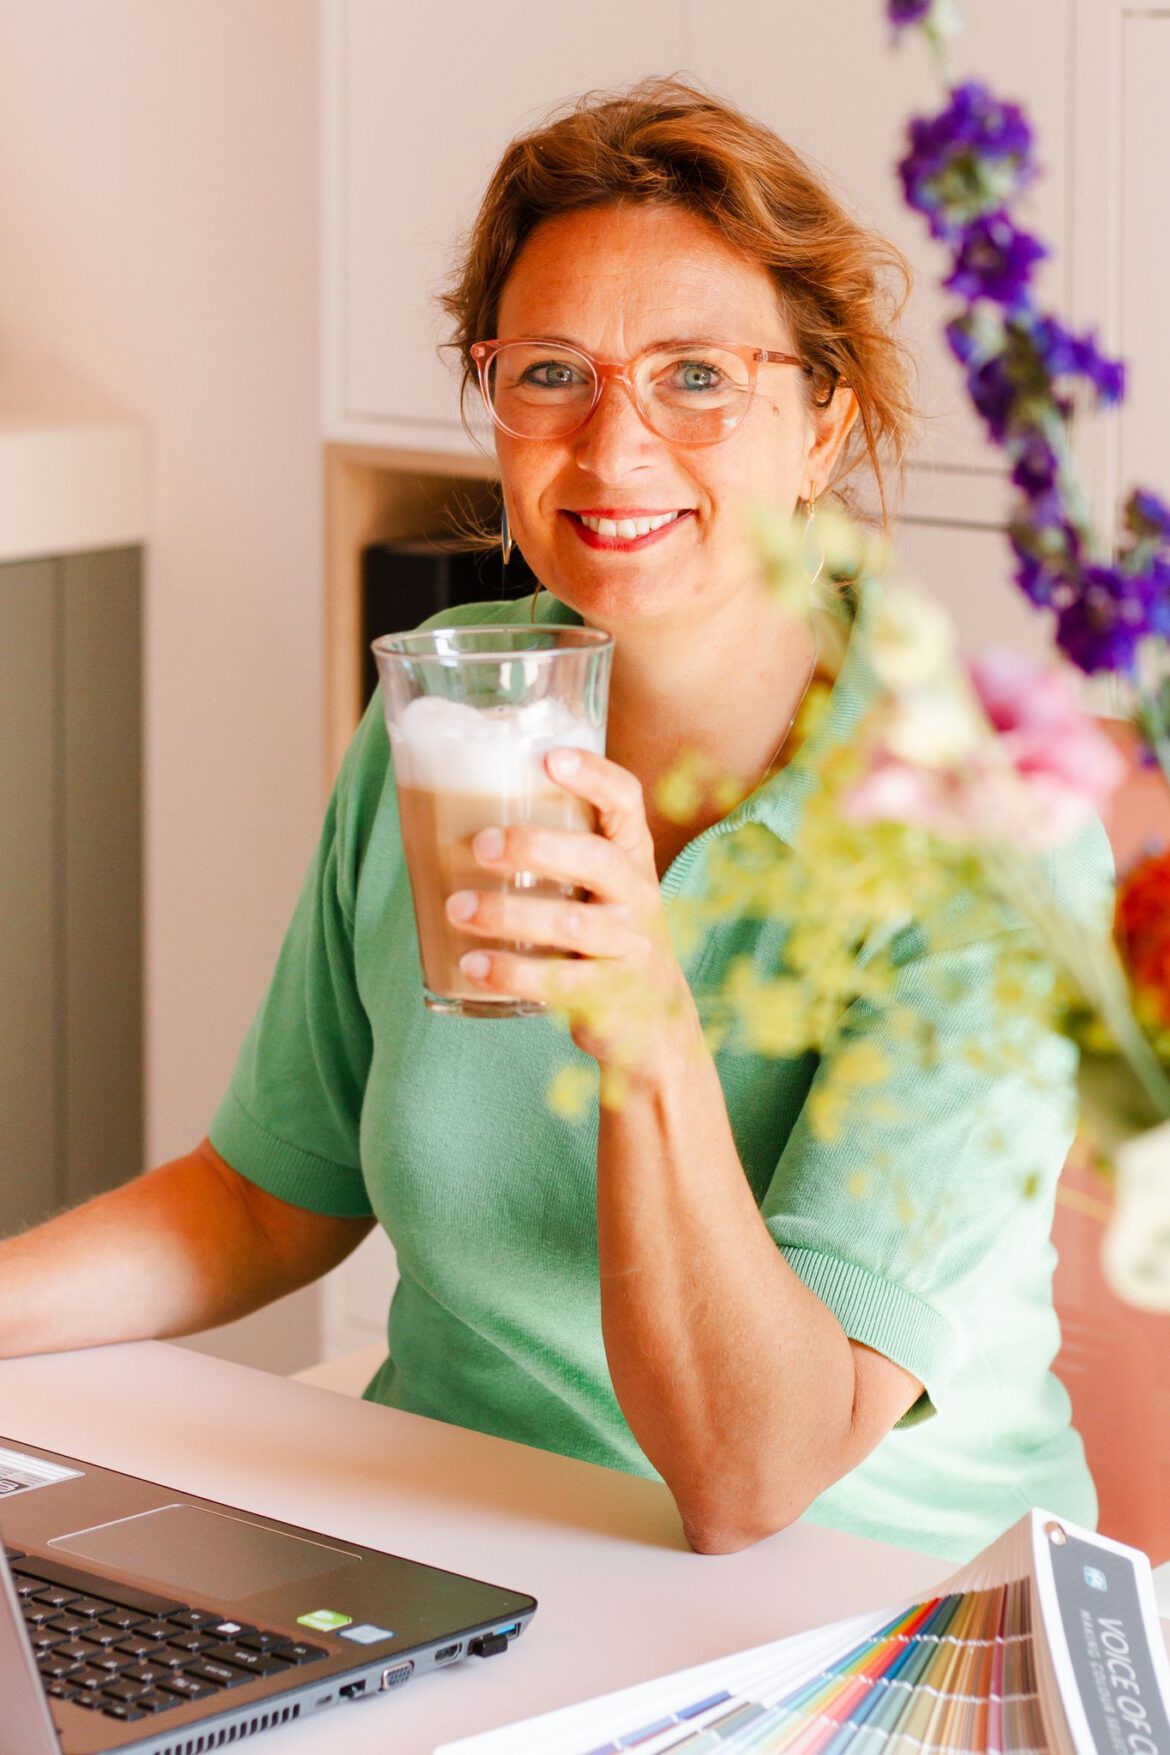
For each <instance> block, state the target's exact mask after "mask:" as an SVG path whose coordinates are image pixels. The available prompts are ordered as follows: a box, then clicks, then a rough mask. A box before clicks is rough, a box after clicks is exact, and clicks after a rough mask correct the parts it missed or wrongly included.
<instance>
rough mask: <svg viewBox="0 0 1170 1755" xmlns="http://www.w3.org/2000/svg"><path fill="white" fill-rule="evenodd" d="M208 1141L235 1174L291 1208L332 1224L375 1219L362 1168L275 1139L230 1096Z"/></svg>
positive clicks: (221, 1105) (211, 1128) (214, 1124)
mask: <svg viewBox="0 0 1170 1755" xmlns="http://www.w3.org/2000/svg"><path fill="white" fill-rule="evenodd" d="M208 1138H209V1139H210V1141H211V1143H212V1145H213V1146H214V1147H215V1149H216V1151H217V1152H218V1153H219V1155H220V1157H221V1158H223V1159H224V1161H225V1162H226V1163H228V1164H230V1165H231V1167H232V1169H233V1170H235V1171H237V1172H238V1173H239V1174H240V1175H241V1176H243V1177H246V1178H247V1180H248V1181H249V1182H254V1183H255V1184H256V1186H257V1187H258V1188H262V1189H264V1191H265V1193H267V1194H274V1195H275V1196H276V1198H277V1200H283V1201H287V1202H288V1204H289V1205H290V1206H294V1207H304V1208H305V1209H306V1210H307V1211H308V1212H311V1213H321V1214H323V1215H325V1216H327V1217H328V1218H331V1219H368V1218H370V1217H371V1216H372V1214H373V1208H372V1207H371V1205H370V1198H369V1195H368V1194H367V1193H366V1185H365V1181H364V1179H363V1177H362V1173H361V1170H360V1169H356V1168H354V1167H353V1166H351V1165H347V1164H334V1163H331V1162H330V1160H329V1159H328V1158H318V1157H316V1156H315V1155H314V1154H313V1153H312V1152H306V1151H304V1150H303V1149H302V1148H301V1147H300V1146H293V1145H289V1143H288V1141H287V1140H282V1139H277V1137H276V1135H275V1134H271V1133H269V1132H268V1130H267V1128H263V1127H261V1126H260V1124H259V1122H257V1121H254V1120H253V1119H252V1117H251V1116H250V1115H249V1114H248V1112H247V1110H246V1109H244V1108H243V1107H242V1105H241V1104H240V1102H239V1100H238V1098H236V1097H234V1096H233V1095H232V1094H231V1092H229V1093H228V1095H227V1096H226V1097H225V1098H224V1100H223V1102H222V1103H221V1104H220V1106H219V1109H218V1110H217V1112H216V1115H215V1119H214V1120H213V1121H212V1123H211V1127H210V1128H209V1130H208Z"/></svg>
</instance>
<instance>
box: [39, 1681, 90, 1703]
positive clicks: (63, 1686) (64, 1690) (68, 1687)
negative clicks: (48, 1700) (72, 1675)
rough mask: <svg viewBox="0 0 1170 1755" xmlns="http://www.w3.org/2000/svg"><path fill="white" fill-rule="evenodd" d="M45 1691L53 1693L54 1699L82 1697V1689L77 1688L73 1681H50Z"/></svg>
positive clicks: (78, 1698) (76, 1698) (77, 1698)
mask: <svg viewBox="0 0 1170 1755" xmlns="http://www.w3.org/2000/svg"><path fill="white" fill-rule="evenodd" d="M45 1693H46V1694H51V1695H52V1696H53V1699H54V1700H80V1699H81V1698H82V1690H81V1689H80V1688H75V1687H74V1686H73V1684H72V1682H50V1683H49V1685H48V1687H47V1688H46V1689H45Z"/></svg>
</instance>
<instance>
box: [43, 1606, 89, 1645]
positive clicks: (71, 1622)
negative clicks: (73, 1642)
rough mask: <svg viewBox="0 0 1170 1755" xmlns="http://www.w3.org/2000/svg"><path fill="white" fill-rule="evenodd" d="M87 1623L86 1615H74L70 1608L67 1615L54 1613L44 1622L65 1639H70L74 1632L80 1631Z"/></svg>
mask: <svg viewBox="0 0 1170 1755" xmlns="http://www.w3.org/2000/svg"><path fill="white" fill-rule="evenodd" d="M89 1624H90V1620H89V1616H88V1615H76V1614H74V1613H73V1611H72V1610H70V1611H69V1613H68V1614H67V1615H54V1616H53V1619H52V1620H51V1621H49V1622H47V1623H46V1625H47V1626H48V1627H51V1628H52V1630H53V1632H54V1633H60V1634H61V1635H62V1636H63V1637H64V1638H65V1639H72V1638H73V1636H74V1634H76V1633H80V1632H81V1631H82V1630H83V1629H84V1628H86V1627H88V1626H89Z"/></svg>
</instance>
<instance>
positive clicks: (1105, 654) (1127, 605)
mask: <svg viewBox="0 0 1170 1755" xmlns="http://www.w3.org/2000/svg"><path fill="white" fill-rule="evenodd" d="M1134 586H1135V581H1134V580H1132V579H1128V578H1127V577H1126V576H1125V574H1124V573H1123V572H1122V571H1121V570H1120V568H1118V567H1104V566H1092V567H1086V568H1085V569H1084V572H1083V574H1082V576H1081V580H1080V590H1079V592H1078V594H1077V596H1076V597H1075V599H1074V600H1073V602H1072V603H1070V604H1069V605H1068V606H1067V608H1065V609H1062V610H1061V612H1060V614H1059V615H1058V616H1057V620H1056V643H1057V645H1058V646H1059V647H1060V649H1061V651H1062V652H1064V653H1065V654H1066V656H1067V657H1069V658H1071V659H1072V661H1073V663H1074V664H1075V665H1077V666H1078V667H1079V668H1080V669H1081V670H1083V671H1085V672H1086V673H1087V674H1088V675H1090V676H1091V675H1093V673H1094V672H1096V671H1100V670H1107V671H1112V672H1114V673H1115V674H1119V675H1123V676H1130V675H1132V674H1133V670H1134V665H1135V662H1136V659H1137V649H1138V645H1139V642H1140V641H1141V640H1143V639H1144V638H1146V636H1147V635H1148V634H1150V633H1151V632H1152V629H1151V627H1150V625H1149V613H1148V606H1147V604H1146V602H1145V601H1144V596H1145V594H1144V593H1143V592H1142V591H1140V590H1135V589H1134Z"/></svg>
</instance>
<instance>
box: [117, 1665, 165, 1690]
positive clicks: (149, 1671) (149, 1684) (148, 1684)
mask: <svg viewBox="0 0 1170 1755" xmlns="http://www.w3.org/2000/svg"><path fill="white" fill-rule="evenodd" d="M170 1673H171V1672H170V1671H169V1670H168V1669H167V1667H166V1665H165V1664H153V1663H148V1664H131V1666H130V1668H129V1669H128V1670H123V1671H122V1674H123V1675H124V1676H125V1677H126V1679H127V1681H129V1682H141V1683H142V1685H143V1687H144V1688H153V1687H154V1685H155V1683H156V1682H162V1681H163V1679H164V1677H166V1676H169V1675H170Z"/></svg>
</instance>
